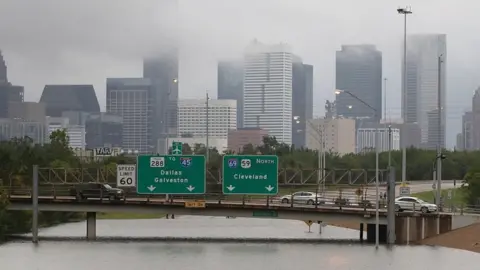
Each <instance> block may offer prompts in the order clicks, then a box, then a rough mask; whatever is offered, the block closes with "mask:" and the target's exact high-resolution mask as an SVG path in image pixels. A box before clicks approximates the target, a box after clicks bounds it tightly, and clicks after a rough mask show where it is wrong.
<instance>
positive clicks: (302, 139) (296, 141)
mask: <svg viewBox="0 0 480 270" xmlns="http://www.w3.org/2000/svg"><path fill="white" fill-rule="evenodd" d="M292 115H293V117H292V144H293V145H294V146H295V147H296V148H300V147H305V144H306V135H305V131H306V127H307V126H306V125H307V120H308V119H312V118H313V66H311V65H306V64H304V63H303V62H302V59H301V58H300V57H296V56H294V58H293V66H292Z"/></svg>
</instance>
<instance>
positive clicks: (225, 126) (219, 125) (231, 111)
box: [178, 99, 237, 139]
mask: <svg viewBox="0 0 480 270" xmlns="http://www.w3.org/2000/svg"><path fill="white" fill-rule="evenodd" d="M208 120H209V121H208V136H209V137H211V138H223V139H227V138H228V131H229V130H231V129H234V130H235V129H237V101H236V100H229V99H222V100H218V99H217V100H216V99H212V100H209V101H208ZM206 135H207V102H206V100H205V99H203V100H202V99H183V100H182V99H181V100H179V101H178V137H206Z"/></svg>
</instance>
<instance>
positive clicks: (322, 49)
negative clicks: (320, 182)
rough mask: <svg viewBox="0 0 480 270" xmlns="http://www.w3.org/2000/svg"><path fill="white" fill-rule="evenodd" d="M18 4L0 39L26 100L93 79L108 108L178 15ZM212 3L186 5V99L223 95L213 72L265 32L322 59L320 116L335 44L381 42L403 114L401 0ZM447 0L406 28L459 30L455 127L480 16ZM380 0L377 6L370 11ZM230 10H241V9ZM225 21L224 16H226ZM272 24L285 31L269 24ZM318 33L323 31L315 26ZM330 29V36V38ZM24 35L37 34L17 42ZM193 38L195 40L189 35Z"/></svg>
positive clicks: (316, 61) (139, 6) (395, 105)
mask: <svg viewBox="0 0 480 270" xmlns="http://www.w3.org/2000/svg"><path fill="white" fill-rule="evenodd" d="M20 2H21V1H16V2H15V3H13V2H12V3H5V4H4V8H2V11H0V12H2V13H1V15H2V16H0V18H1V19H0V21H1V22H2V24H3V25H11V27H10V28H9V29H8V32H3V31H1V29H0V36H1V37H2V39H1V40H2V41H1V43H0V47H1V48H2V50H3V52H4V54H5V55H6V56H5V58H6V61H7V63H9V66H10V68H9V78H11V79H10V80H11V81H12V82H13V83H14V84H18V85H24V86H25V87H26V97H27V99H26V100H29V101H32V100H34V101H37V100H38V97H39V96H40V94H41V89H42V88H43V86H44V85H45V84H67V83H69V84H70V83H89V84H93V85H94V86H95V89H96V91H97V96H98V97H99V101H100V104H102V109H103V110H104V104H105V100H104V99H105V94H104V93H105V79H104V78H106V77H126V76H134V77H136V76H138V77H140V76H141V73H142V67H141V61H142V60H141V58H142V57H143V56H144V53H147V52H151V51H152V49H153V48H159V47H161V44H162V43H161V42H162V40H163V42H166V41H165V40H167V41H168V40H170V39H173V37H170V34H171V33H172V31H170V28H169V27H167V26H168V25H170V24H169V22H171V21H173V20H172V18H171V16H170V17H169V16H164V15H168V14H164V11H162V10H160V8H159V4H158V1H139V2H137V3H135V5H133V4H127V3H121V2H118V3H115V4H114V5H106V4H101V5H95V6H96V8H95V9H93V10H91V9H89V10H87V9H86V8H83V7H82V6H77V5H66V4H58V3H56V2H53V1H45V3H42V5H39V4H38V3H33V4H31V6H32V9H31V10H36V11H37V14H40V13H42V12H46V11H48V10H52V9H55V10H61V11H62V12H57V13H55V14H52V16H42V17H41V18H40V17H36V16H34V15H31V14H28V12H26V13H25V11H22V12H20V11H19V8H20V7H21V4H20ZM207 2H209V3H210V4H213V5H214V6H215V7H216V8H215V9H214V10H206V9H205V8H203V6H205V1H204V2H202V3H198V2H195V1H189V0H182V1H180V4H179V9H180V13H181V14H180V21H181V26H182V27H181V29H182V31H183V33H185V35H184V36H182V37H181V40H180V41H181V42H180V44H181V48H182V49H183V53H180V54H181V56H180V62H181V66H182V65H183V67H181V68H180V74H179V77H180V79H181V80H182V83H181V85H180V89H179V91H180V98H197V97H200V96H201V94H200V93H199V92H201V91H199V89H202V90H203V89H209V91H210V93H212V97H215V95H214V93H215V85H216V78H215V77H216V73H215V72H214V70H215V69H216V64H217V60H220V59H223V58H231V57H234V56H241V51H242V50H243V47H244V46H245V44H246V43H247V42H248V40H251V39H252V37H257V38H259V39H261V40H263V41H265V42H274V43H275V42H279V41H285V42H287V43H289V44H291V45H292V46H293V47H294V49H295V52H296V53H297V54H299V55H301V56H302V58H303V59H304V61H306V62H307V63H309V64H312V65H313V66H314V67H315V74H314V77H315V82H314V92H315V93H314V100H315V101H316V102H315V107H314V112H315V113H314V114H315V115H317V116H319V115H322V114H323V104H324V100H325V99H330V100H332V97H333V93H331V89H333V88H334V81H335V79H334V76H333V74H334V69H335V67H334V64H333V59H334V56H333V54H334V52H335V51H336V50H338V49H339V48H340V46H341V44H362V43H369V44H375V45H376V46H377V49H378V50H380V51H382V52H383V56H384V66H385V67H384V72H383V73H384V77H387V78H388V86H387V88H388V91H387V92H388V94H387V96H388V97H387V104H388V107H389V108H388V109H389V114H388V116H389V117H392V118H398V116H399V115H400V108H401V105H400V104H399V101H400V94H401V51H402V50H401V47H402V45H403V43H402V41H401V40H402V34H403V32H402V30H403V19H402V18H401V17H400V16H398V14H396V8H398V6H397V5H396V4H391V3H384V2H379V1H374V0H370V1H364V2H363V3H361V4H359V3H356V2H353V1H347V2H346V3H347V4H348V5H349V6H350V7H351V9H350V10H356V12H349V11H348V12H347V11H345V9H344V6H345V5H344V4H346V3H344V4H342V5H338V4H335V3H332V5H331V6H329V8H328V9H324V7H323V5H320V4H316V3H311V2H310V3H308V2H307V1H298V3H297V2H296V3H295V4H288V5H287V4H286V2H282V1H276V2H275V3H273V2H271V1H263V2H262V3H256V7H257V8H258V9H262V10H264V12H262V14H266V15H268V18H269V20H268V22H267V21H265V20H264V19H262V18H264V16H259V15H257V13H256V12H253V11H251V9H248V8H247V7H248V5H249V3H246V2H245V1H242V2H237V1H230V2H228V3H225V2H222V1H211V0H208V1H207ZM247 2H248V1H247ZM446 3H447V2H446V1H437V2H436V5H435V6H432V5H430V4H429V3H415V5H414V6H412V9H413V12H414V13H413V15H412V16H409V19H408V33H435V32H437V33H445V34H447V35H448V36H451V37H452V38H451V39H449V63H448V70H449V73H448V75H447V86H448V89H455V93H453V92H452V91H450V92H448V93H447V99H448V100H449V102H448V103H447V111H448V116H447V128H448V130H457V129H460V128H461V115H462V114H463V112H464V110H465V109H466V107H468V104H469V103H470V102H469V100H470V98H471V92H472V91H473V89H476V87H477V86H478V85H479V84H480V82H479V81H478V80H477V79H476V77H475V76H474V74H475V73H476V70H478V69H479V64H478V62H479V61H477V60H476V58H475V57H471V56H469V55H468V53H467V52H469V51H472V50H474V49H475V48H476V47H478V44H477V43H476V41H475V39H474V38H473V37H472V36H470V35H460V34H457V33H459V32H462V33H463V32H472V33H474V32H478V31H477V28H478V26H475V25H473V24H470V23H467V22H468V20H471V19H474V18H475V17H474V16H475V15H474V13H473V10H474V9H473V8H472V7H471V6H464V7H457V6H455V7H453V9H454V11H455V12H451V13H450V14H451V16H458V15H455V14H462V16H461V17H456V19H455V21H457V22H458V23H457V24H454V25H453V24H448V23H447V21H448V20H444V18H442V16H441V12H435V11H440V10H442V8H444V7H445V4H446ZM373 7H375V9H376V10H378V12H367V11H369V10H370V9H371V8H373ZM232 8H233V9H234V10H235V12H233V13H232V10H233V9H232ZM287 8H288V9H289V11H288V14H289V16H291V17H292V18H298V20H289V21H288V22H287V21H284V20H283V17H284V14H287V13H285V12H286V11H287ZM107 10H108V12H105V11H107ZM249 10H250V11H249ZM73 11H75V12H74V13H73ZM363 11H365V12H363ZM126 12H128V13H126ZM109 13H113V14H117V15H119V14H122V16H116V18H113V17H111V16H106V15H105V14H109ZM12 14H25V16H28V17H29V18H31V20H33V21H34V22H36V24H31V25H27V24H25V23H22V22H23V21H25V20H23V19H22V18H23V17H22V16H17V17H12V16H11V15H12ZM60 14H63V15H62V16H60ZM127 14H128V16H129V18H135V19H130V20H124V17H125V16H127ZM65 15H68V16H70V17H72V19H74V18H80V17H82V16H83V17H84V16H93V17H94V18H97V17H98V16H100V17H98V18H101V20H98V22H97V25H95V26H94V29H97V30H98V33H109V34H108V35H107V34H105V35H97V34H96V33H97V32H96V31H91V29H92V27H91V26H87V25H73V24H71V23H68V24H61V23H58V22H59V20H61V19H62V18H65ZM247 15H248V18H249V20H248V21H247V22H245V21H244V20H243V19H242V18H244V17H245V16H247ZM319 15H321V16H319ZM78 16H79V17H78ZM93 21H97V20H93ZM103 21H106V22H107V23H103ZM222 21H223V22H225V23H218V22H222ZM380 21H381V22H382V23H379V22H380ZM239 22H242V24H239ZM42 25H43V26H42ZM48 25H57V26H56V27H57V28H56V31H55V34H52V33H51V32H47V31H49V28H48V27H45V26H48ZM272 25H275V26H276V27H275V29H278V31H271V29H272V28H271V26H272ZM315 25H322V28H320V29H318V27H315ZM385 26H387V27H385ZM120 29H121V31H120ZM125 29H126V30H127V32H128V33H129V34H130V36H129V37H128V38H125V35H124V33H125ZM313 29H315V30H313ZM67 30H68V31H67ZM30 31H32V32H30ZM65 31H67V32H65ZM314 32H315V33H316V35H315V36H312V35H311V34H309V33H314ZM35 33H36V34H35ZM72 33H75V35H72ZM166 33H167V34H168V35H167V34H166ZM45 36H49V37H50V38H49V40H47V41H46V40H44V39H41V38H42V37H45ZM326 36H328V37H329V38H328V39H325V38H323V37H326ZM93 38H94V39H93ZM24 40H29V41H30V42H21V43H19V41H24ZM139 40H142V42H139ZM192 40H194V41H195V42H187V41H192ZM45 42H48V46H40V47H39V46H37V45H36V44H39V43H41V44H44V45H45V44H46V43H45ZM20 44H21V45H20ZM145 47H146V48H145ZM212 52H213V53H212ZM199 67H200V68H199ZM199 70H201V71H200V72H199ZM451 133H452V132H449V134H448V137H449V139H448V141H449V146H452V145H453V143H452V142H453V141H454V140H453V139H452V138H453V137H454V134H453V135H452V134H451Z"/></svg>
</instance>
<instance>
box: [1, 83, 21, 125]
mask: <svg viewBox="0 0 480 270" xmlns="http://www.w3.org/2000/svg"><path fill="white" fill-rule="evenodd" d="M23 96H24V90H23V86H15V85H11V84H10V83H0V118H8V112H9V110H10V108H12V107H13V105H15V104H18V103H22V102H23V101H24V100H23Z"/></svg>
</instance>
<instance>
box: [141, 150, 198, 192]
mask: <svg viewBox="0 0 480 270" xmlns="http://www.w3.org/2000/svg"><path fill="white" fill-rule="evenodd" d="M205 165H206V164H205V156H191V155H188V156H186V155H181V156H177V155H163V156H161V155H158V156H155V155H151V156H148V155H146V156H138V157H137V193H138V194H204V193H205V190H206V181H205V178H206V170H205Z"/></svg>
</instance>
